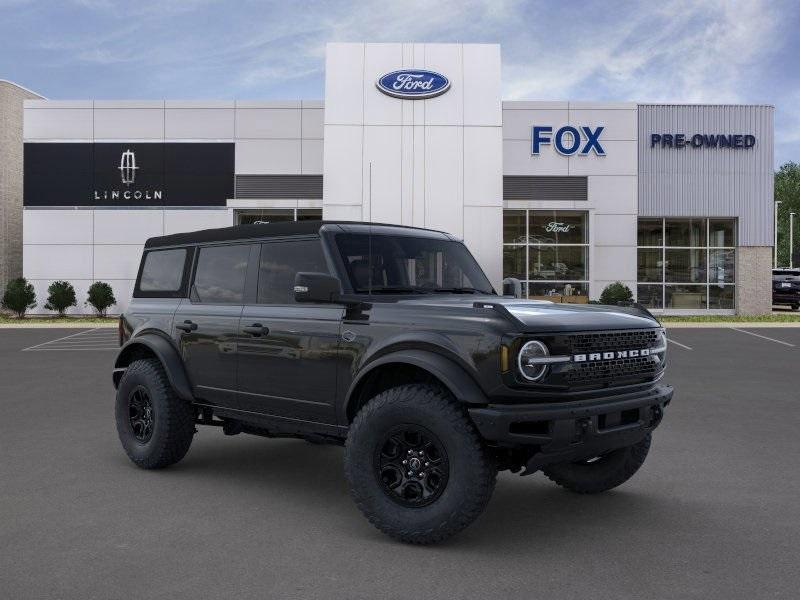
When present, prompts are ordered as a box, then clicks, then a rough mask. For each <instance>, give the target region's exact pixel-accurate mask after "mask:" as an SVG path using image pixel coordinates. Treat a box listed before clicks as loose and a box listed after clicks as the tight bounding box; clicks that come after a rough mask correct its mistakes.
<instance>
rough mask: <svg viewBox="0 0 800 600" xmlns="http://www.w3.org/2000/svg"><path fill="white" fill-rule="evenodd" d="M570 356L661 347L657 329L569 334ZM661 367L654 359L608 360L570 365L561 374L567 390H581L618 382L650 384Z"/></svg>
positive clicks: (661, 363) (656, 359)
mask: <svg viewBox="0 0 800 600" xmlns="http://www.w3.org/2000/svg"><path fill="white" fill-rule="evenodd" d="M566 342H567V344H568V346H569V348H570V350H571V353H572V354H587V355H590V354H597V353H603V352H616V351H619V350H641V349H644V348H656V347H659V346H661V345H662V344H663V343H664V340H663V339H662V337H661V334H660V333H659V330H658V329H640V330H623V331H604V332H598V333H576V334H571V335H569V336H568V337H567V340H566ZM663 367H664V364H663V362H662V361H661V360H660V359H659V358H658V357H657V356H636V357H626V358H612V359H604V360H597V361H592V360H588V361H586V362H572V363H570V364H569V367H568V368H567V369H566V371H565V372H564V373H563V375H564V380H565V383H566V384H567V385H569V386H585V385H591V384H604V385H607V384H609V383H614V382H618V381H619V382H622V381H634V380H651V379H654V378H655V377H657V376H658V375H659V373H660V372H661V370H662V369H663Z"/></svg>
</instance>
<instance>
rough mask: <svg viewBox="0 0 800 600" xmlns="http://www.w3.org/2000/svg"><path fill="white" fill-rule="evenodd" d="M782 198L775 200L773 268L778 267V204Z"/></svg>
mask: <svg viewBox="0 0 800 600" xmlns="http://www.w3.org/2000/svg"><path fill="white" fill-rule="evenodd" d="M781 202H782V200H776V201H775V260H774V262H775V265H774V268H776V269H777V268H778V207H779V206H780V204H781Z"/></svg>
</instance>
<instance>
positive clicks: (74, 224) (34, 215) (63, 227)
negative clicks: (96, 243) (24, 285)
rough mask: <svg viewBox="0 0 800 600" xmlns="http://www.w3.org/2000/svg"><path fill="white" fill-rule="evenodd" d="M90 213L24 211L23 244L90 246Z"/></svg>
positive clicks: (78, 211)
mask: <svg viewBox="0 0 800 600" xmlns="http://www.w3.org/2000/svg"><path fill="white" fill-rule="evenodd" d="M92 212H93V211H91V210H47V209H43V210H26V211H24V212H23V215H22V239H23V240H24V243H25V244H91V243H92ZM26 277H27V275H26Z"/></svg>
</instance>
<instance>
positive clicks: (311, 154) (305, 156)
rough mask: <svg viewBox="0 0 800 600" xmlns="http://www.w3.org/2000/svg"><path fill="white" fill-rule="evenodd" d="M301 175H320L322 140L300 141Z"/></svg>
mask: <svg viewBox="0 0 800 600" xmlns="http://www.w3.org/2000/svg"><path fill="white" fill-rule="evenodd" d="M301 144H302V148H301V151H302V171H303V174H310V175H321V174H322V169H323V160H324V158H323V144H322V140H302V142H301Z"/></svg>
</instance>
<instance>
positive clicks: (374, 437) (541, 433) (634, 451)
mask: <svg viewBox="0 0 800 600" xmlns="http://www.w3.org/2000/svg"><path fill="white" fill-rule="evenodd" d="M511 283H512V284H518V282H511ZM120 344H121V349H120V352H119V355H118V356H117V359H116V364H115V368H114V373H113V380H114V385H115V387H116V389H117V398H116V424H117V431H118V433H119V438H120V440H121V442H122V446H123V448H124V449H125V452H126V453H127V454H128V456H129V457H130V459H131V460H132V461H133V462H134V463H136V465H138V466H140V467H142V468H144V469H158V468H162V467H166V466H168V465H171V464H173V463H176V462H178V461H179V460H181V459H182V458H183V457H184V455H185V454H186V452H187V451H188V450H189V446H190V444H191V442H192V438H193V437H194V435H195V433H196V432H197V426H199V425H208V426H218V427H221V428H222V431H223V432H224V433H225V434H228V435H234V434H239V433H250V434H255V435H261V436H265V437H297V438H304V439H306V440H308V441H311V442H315V443H328V442H329V443H334V444H341V445H344V447H345V452H344V465H345V475H346V477H347V480H348V482H349V486H350V489H351V493H352V495H353V498H354V499H355V502H356V504H357V505H358V507H359V509H360V510H361V511H362V512H363V513H364V515H365V516H366V517H367V518H368V519H369V521H370V522H371V523H372V524H373V525H375V526H376V527H378V528H379V529H380V530H381V531H383V532H385V533H387V534H389V535H390V536H393V537H395V538H397V539H400V540H402V541H405V542H411V543H418V544H427V543H433V542H438V541H441V540H443V539H445V538H447V537H449V536H451V535H453V534H455V533H456V532H458V531H460V530H461V529H463V528H465V527H466V526H467V525H469V524H470V523H471V522H472V521H474V520H475V519H476V518H477V517H478V515H480V513H481V512H482V511H483V509H484V507H485V506H486V504H487V502H488V501H489V498H490V496H491V495H492V491H493V489H494V486H495V478H496V476H497V472H498V470H510V471H512V472H521V473H522V474H523V475H528V474H530V473H535V472H537V471H540V470H541V471H542V472H543V473H544V474H545V475H546V476H547V477H549V478H550V479H551V480H552V481H554V482H555V483H557V484H558V485H561V486H563V487H565V488H567V489H569V490H572V491H574V492H578V493H582V494H591V493H596V492H602V491H605V490H608V489H611V488H613V487H615V486H618V485H620V484H622V483H623V482H625V481H626V480H627V479H629V478H630V477H631V476H632V475H633V474H634V473H635V472H636V471H637V470H638V469H639V467H641V465H642V463H643V462H644V459H645V457H646V456H647V453H648V450H649V449H650V439H651V435H652V431H653V429H655V427H656V426H658V424H659V422H660V421H661V418H662V414H663V411H664V407H665V406H666V405H667V404H669V402H670V399H671V398H672V388H671V387H670V386H668V385H665V384H663V383H661V379H662V377H663V375H664V366H665V357H666V350H667V343H666V337H665V334H664V330H663V329H662V328H661V327H660V325H659V323H658V321H656V320H655V319H654V318H653V317H652V316H651V315H650V314H649V313H648V312H647V311H645V310H643V309H638V308H636V307H631V308H621V307H607V306H597V305H589V306H577V305H564V304H552V303H549V302H537V301H527V300H520V299H517V298H514V297H508V296H506V297H503V296H499V295H498V294H497V293H496V292H495V290H494V289H493V288H492V285H491V284H490V283H489V280H488V279H487V278H486V275H484V273H483V272H482V270H481V268H480V267H479V266H478V263H477V262H476V261H475V259H474V258H473V257H472V255H471V254H470V253H469V251H468V250H467V248H466V247H465V246H464V244H463V243H462V242H460V241H459V240H458V239H456V238H454V237H453V236H451V235H449V234H446V233H441V232H437V231H429V230H425V229H414V228H409V227H400V226H392V225H376V224H366V223H345V222H320V221H315V222H311V221H305V222H297V223H274V224H256V225H243V226H237V227H228V228H223V229H210V230H205V231H198V232H194V233H180V234H174V235H168V236H164V237H157V238H152V239H149V240H148V241H147V243H146V244H145V249H144V255H143V257H142V261H141V265H140V267H139V274H138V277H137V280H136V286H135V288H134V292H133V299H132V301H131V304H130V307H129V308H128V310H127V311H126V312H125V314H124V315H123V316H122V318H121V319H120Z"/></svg>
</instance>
